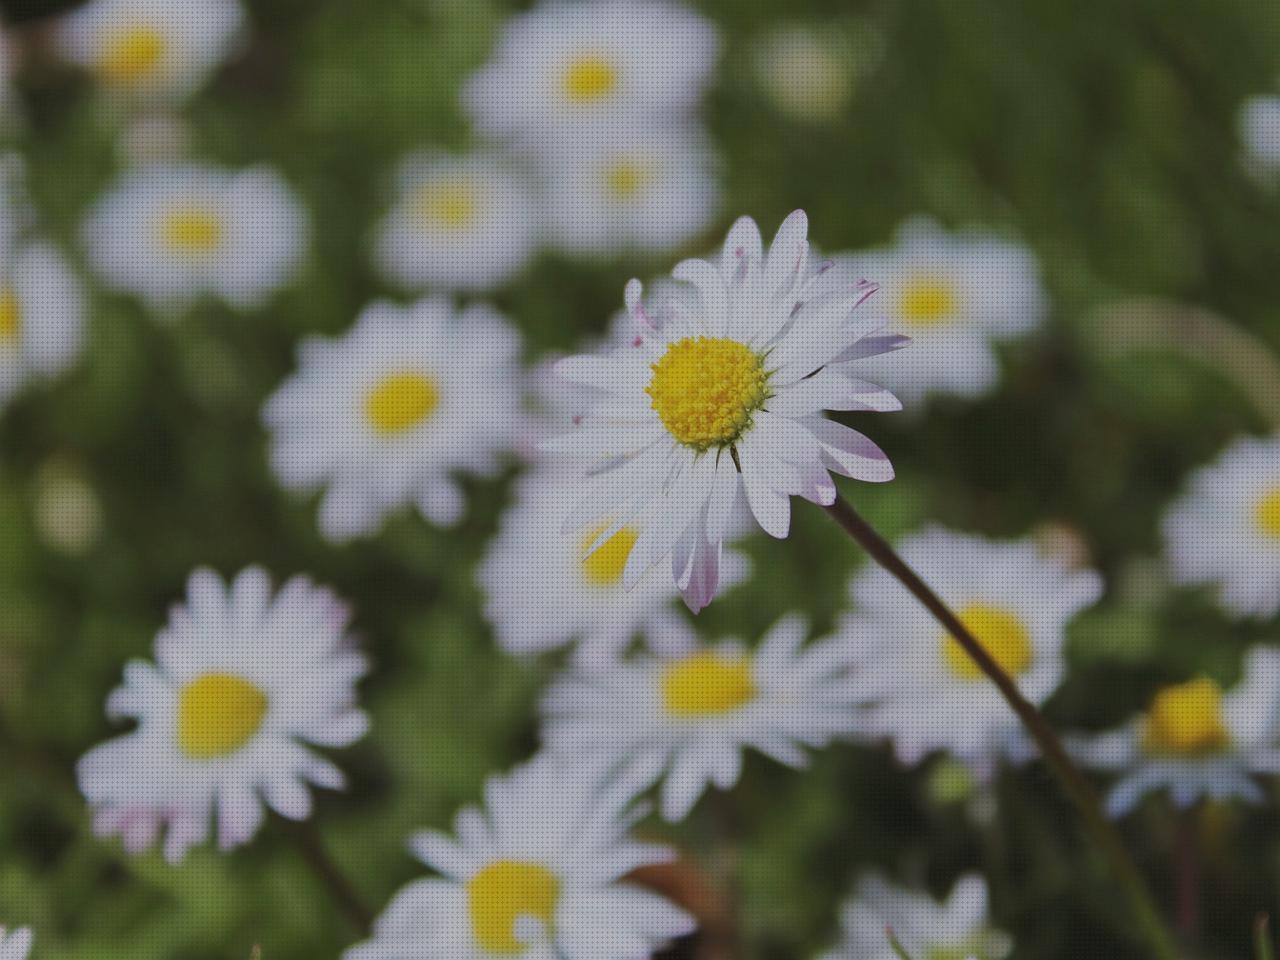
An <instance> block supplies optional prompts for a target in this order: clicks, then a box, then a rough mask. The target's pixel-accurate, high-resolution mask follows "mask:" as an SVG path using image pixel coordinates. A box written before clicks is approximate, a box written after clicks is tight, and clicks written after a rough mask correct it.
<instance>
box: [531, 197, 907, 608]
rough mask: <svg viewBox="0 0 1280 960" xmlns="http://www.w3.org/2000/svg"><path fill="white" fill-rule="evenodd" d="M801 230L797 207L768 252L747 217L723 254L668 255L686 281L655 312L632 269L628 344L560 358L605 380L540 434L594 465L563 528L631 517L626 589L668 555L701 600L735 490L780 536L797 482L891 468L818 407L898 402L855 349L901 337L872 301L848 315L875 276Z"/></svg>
mask: <svg viewBox="0 0 1280 960" xmlns="http://www.w3.org/2000/svg"><path fill="white" fill-rule="evenodd" d="M807 232H808V221H807V219H806V217H805V215H804V213H803V212H802V211H796V212H795V213H793V214H792V215H791V216H790V217H788V218H787V220H786V222H785V223H784V224H783V225H782V227H781V229H780V230H779V231H778V235H777V238H776V239H775V240H774V242H773V245H772V247H771V248H770V250H769V253H768V256H766V255H765V254H764V251H763V245H762V243H761V239H760V231H759V230H758V229H757V227H756V225H755V222H754V221H753V220H751V219H750V218H749V217H743V218H742V219H740V220H739V221H738V222H737V223H736V224H734V226H733V228H732V229H731V230H730V232H729V237H728V239H727V241H726V242H725V245H724V252H723V254H722V256H721V257H720V259H719V262H718V263H711V262H708V261H705V260H686V261H684V262H683V263H681V264H679V265H678V266H677V267H676V268H675V271H674V272H673V276H674V277H675V278H676V279H677V280H682V281H687V282H689V283H691V284H692V285H693V289H694V291H695V292H696V295H694V296H691V297H689V298H688V299H672V300H671V301H668V303H667V315H666V316H665V317H662V318H659V322H658V323H656V324H655V323H653V322H651V321H650V319H649V315H648V312H647V311H646V310H645V309H644V307H643V305H642V303H641V286H640V282H639V281H638V280H632V281H631V282H630V283H629V284H628V285H627V294H626V298H627V306H628V308H629V310H630V311H631V313H632V315H633V316H634V317H635V319H636V321H637V324H638V326H637V334H638V335H640V342H639V344H638V345H637V346H634V347H622V348H620V349H617V350H615V351H613V352H612V353H611V354H609V355H607V356H578V357H570V358H567V359H565V360H562V361H560V363H559V364H558V365H557V367H556V369H557V372H558V373H559V374H560V375H561V376H563V377H564V378H565V379H567V380H569V381H571V382H573V383H576V384H579V385H582V386H586V387H591V388H593V389H596V390H598V391H600V392H601V395H602V396H603V399H602V401H601V402H600V403H598V404H597V405H596V406H595V407H593V409H592V410H591V412H590V413H588V414H587V415H586V416H585V417H584V418H583V419H582V425H581V426H580V427H579V428H578V429H577V430H575V431H573V432H572V433H569V434H567V435H566V436H564V437H559V438H555V439H553V440H550V441H548V443H547V444H546V448H547V449H548V451H549V452H554V453H561V454H566V455H569V456H572V457H576V458H578V459H579V460H580V461H581V462H582V463H584V464H585V465H586V466H587V469H588V470H589V471H590V476H588V477H587V478H585V479H584V480H583V482H582V483H581V484H579V485H578V488H577V489H578V495H579V496H578V503H577V505H576V506H575V508H574V510H573V512H572V514H571V515H570V518H569V522H568V525H567V529H569V530H577V531H582V532H586V531H596V530H598V531H600V533H599V537H598V539H599V542H601V543H603V542H604V541H606V540H608V539H609V538H610V537H612V536H613V535H614V534H616V533H617V532H618V531H619V530H621V529H623V528H624V527H630V528H631V529H633V530H634V531H636V543H635V545H634V547H633V549H632V551H631V555H630V557H629V558H628V560H627V564H626V567H625V569H624V571H623V585H624V587H626V588H627V589H630V588H631V587H633V586H635V584H636V583H638V582H639V580H640V578H641V577H642V576H643V575H644V573H645V572H646V571H647V570H648V569H649V568H650V567H651V566H652V565H653V564H654V563H656V562H658V561H660V560H663V559H664V558H666V557H668V556H670V557H671V572H672V578H673V579H674V580H675V582H676V585H677V586H678V587H679V588H680V591H681V594H682V595H683V597H684V600H685V603H686V604H688V605H689V607H690V609H692V610H694V611H697V610H700V609H702V608H703V607H704V606H706V605H707V604H708V603H709V602H710V601H711V598H712V597H713V596H715V593H716V587H717V584H718V582H719V566H720V555H721V547H722V543H723V542H724V540H725V537H726V534H727V530H728V524H729V522H730V519H731V517H732V514H733V506H734V504H735V503H736V502H737V500H738V497H739V491H740V490H743V491H745V493H746V499H747V502H748V503H749V504H750V506H751V510H752V512H753V514H754V515H755V517H756V519H757V521H758V522H759V523H760V526H761V527H763V528H764V530H765V531H766V532H767V533H769V534H771V535H772V536H775V537H785V536H786V535H787V531H788V529H789V528H790V523H791V502H790V496H791V495H792V494H796V495H799V496H802V497H804V498H805V499H807V500H811V501H813V502H814V503H820V504H830V503H832V502H833V501H834V500H835V495H836V490H835V484H834V483H833V482H832V480H831V477H830V476H829V474H828V471H835V472H837V473H841V474H844V475H846V476H852V477H857V478H858V479H861V480H870V481H885V480H889V479H891V478H892V476H893V468H892V467H891V466H890V465H889V460H888V458H887V457H886V456H885V454H884V453H883V452H882V451H881V450H880V448H879V447H877V446H876V445H875V444H874V443H872V442H871V441H870V440H868V439H867V438H866V437H864V436H863V435H862V434H860V433H858V432H857V431H855V430H851V429H850V428H848V427H846V426H843V425H842V424H838V423H835V422H834V421H832V420H827V419H825V418H824V417H823V416H822V412H823V410H882V411H883V410H897V409H899V408H900V404H899V403H898V401H897V400H896V399H895V398H894V397H893V395H892V394H890V393H889V392H888V391H886V390H884V389H882V388H881V387H879V386H877V385H875V384H872V383H868V382H867V381H865V380H861V379H859V378H858V377H857V376H856V375H855V373H854V368H855V367H856V364H855V363H854V361H857V360H861V359H862V358H864V357H868V356H872V355H874V354H877V353H883V352H885V351H887V350H892V349H894V348H895V347H897V346H900V345H901V344H902V341H903V338H902V337H895V336H880V335H878V331H879V329H880V327H881V325H882V324H883V320H881V319H879V318H877V317H876V316H875V315H874V314H869V315H866V316H865V318H864V319H853V318H852V314H853V311H854V309H855V308H856V307H858V305H859V304H861V303H862V301H863V300H865V299H866V298H867V296H868V295H869V293H870V292H871V290H872V289H874V288H866V287H862V286H852V287H850V286H847V285H841V284H839V283H830V282H827V281H826V280H825V279H824V278H823V277H821V276H819V275H818V274H815V273H814V272H813V270H812V269H811V264H810V259H809V244H808V242H807V239H806V234H807Z"/></svg>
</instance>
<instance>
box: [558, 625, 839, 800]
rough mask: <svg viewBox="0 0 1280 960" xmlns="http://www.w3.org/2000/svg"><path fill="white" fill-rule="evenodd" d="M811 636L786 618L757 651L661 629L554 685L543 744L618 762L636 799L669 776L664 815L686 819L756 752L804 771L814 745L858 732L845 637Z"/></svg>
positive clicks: (616, 768)
mask: <svg viewBox="0 0 1280 960" xmlns="http://www.w3.org/2000/svg"><path fill="white" fill-rule="evenodd" d="M807 632H808V624H807V623H806V622H805V620H804V619H803V618H801V617H798V616H789V617H784V618H783V619H782V620H780V621H778V623H776V624H775V625H774V626H773V627H772V628H771V629H770V630H769V631H768V632H767V633H766V634H765V636H764V638H763V639H762V640H761V641H760V646H759V649H758V650H756V651H754V652H751V651H748V650H746V649H744V648H743V647H742V646H741V645H740V644H739V643H737V642H733V641H729V642H724V643H719V644H714V645H710V644H704V643H701V642H699V641H698V640H697V638H696V637H695V636H694V635H693V634H692V632H691V631H689V630H688V629H687V628H684V629H678V630H667V631H666V632H664V633H662V634H650V635H649V636H648V640H649V647H650V650H647V651H645V652H644V653H642V654H639V655H637V656H634V657H631V658H626V659H623V658H619V659H617V660H615V661H614V662H613V663H612V664H609V665H607V666H605V667H599V666H597V668H596V669H593V670H582V669H578V670H576V671H571V672H570V673H568V674H567V675H565V676H564V677H562V678H561V679H560V680H559V681H557V682H556V683H555V684H553V685H552V687H551V689H550V690H549V691H548V692H547V695H546V698H545V699H544V701H543V705H542V712H543V715H544V718H545V723H544V726H543V741H544V742H545V744H546V746H547V749H548V750H549V751H551V752H552V753H554V754H559V755H562V756H568V757H579V758H582V757H585V758H587V760H588V762H600V763H601V764H602V765H603V766H605V767H607V768H611V769H613V770H614V771H616V772H617V775H618V778H619V783H620V785H621V789H624V790H629V791H630V792H632V793H633V794H634V793H638V792H640V791H642V790H645V789H647V788H648V787H649V786H651V785H652V784H654V783H656V782H658V781H662V805H661V809H662V815H663V817H665V818H666V819H667V820H670V821H677V820H682V819H684V818H685V817H686V816H687V815H688V813H689V811H690V810H692V809H693V806H694V804H695V803H696V802H697V801H698V798H699V797H700V796H702V794H703V792H704V791H705V790H706V788H707V786H708V785H710V784H714V785H715V786H716V787H718V788H719V789H721V790H728V789H730V788H731V787H732V786H733V785H734V784H735V783H737V782H738V775H739V773H740V771H741V768H742V753H743V750H744V749H745V748H748V747H750V748H753V749H755V750H758V751H760V752H761V753H763V754H765V755H766V756H769V757H772V758H773V759H774V760H776V761H778V762H779V763H782V764H785V765H787V766H789V767H796V768H800V767H803V766H805V765H806V764H807V762H808V757H807V755H806V753H805V751H804V749H803V748H804V747H813V748H818V747H825V746H826V745H827V744H828V743H830V742H831V741H832V740H835V739H837V738H840V737H848V736H851V735H853V734H854V733H855V732H857V729H858V728H857V726H856V725H857V722H858V721H857V718H856V711H855V709H854V704H855V700H854V698H853V696H852V693H851V687H850V677H849V673H848V671H849V661H848V657H847V656H845V655H844V654H843V653H842V652H841V649H840V647H839V646H837V645H836V644H834V643H829V642H827V643H814V644H809V645H808V646H805V645H804V640H805V637H806V635H807Z"/></svg>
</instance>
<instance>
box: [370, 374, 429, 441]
mask: <svg viewBox="0 0 1280 960" xmlns="http://www.w3.org/2000/svg"><path fill="white" fill-rule="evenodd" d="M439 406H440V388H439V387H438V386H436V382H435V381H434V380H432V379H431V378H430V377H425V376H423V375H422V374H420V373H418V372H417V371H414V370H402V371H400V372H399V373H393V374H391V375H390V376H389V377H387V378H385V379H384V380H382V382H380V383H379V384H378V385H377V386H375V387H374V388H373V389H372V390H370V391H369V393H368V395H367V396H366V397H365V398H364V413H365V416H366V417H367V418H368V420H369V423H370V425H372V427H373V429H374V430H376V431H377V432H378V433H381V434H386V435H388V436H390V435H394V434H400V433H404V432H405V431H407V430H412V429H413V428H414V427H416V426H418V424H420V423H422V422H424V421H426V420H427V419H429V418H430V417H431V415H432V414H433V413H435V412H436V408H437V407H439Z"/></svg>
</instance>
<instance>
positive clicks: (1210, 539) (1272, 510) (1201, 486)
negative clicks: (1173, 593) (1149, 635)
mask: <svg viewBox="0 0 1280 960" xmlns="http://www.w3.org/2000/svg"><path fill="white" fill-rule="evenodd" d="M1164 540H1165V549H1166V552H1167V554H1168V558H1169V566H1170V568H1171V571H1172V575H1173V579H1174V581H1175V582H1177V583H1179V584H1211V585H1213V586H1215V587H1217V595H1218V602H1219V604H1220V605H1221V606H1222V608H1223V609H1224V610H1226V611H1227V612H1228V613H1231V614H1233V615H1234V616H1237V617H1271V616H1274V615H1275V613H1276V612H1277V611H1280V436H1272V437H1267V438H1261V437H1242V438H1241V439H1239V440H1237V441H1236V442H1235V443H1233V444H1231V446H1229V447H1227V449H1226V450H1224V451H1223V452H1222V454H1221V455H1220V456H1219V457H1218V459H1217V460H1215V461H1214V462H1213V463H1211V464H1209V465H1208V466H1205V467H1201V468H1200V469H1199V470H1197V471H1196V472H1195V473H1193V474H1192V475H1191V478H1190V481H1189V482H1188V484H1187V492H1186V494H1185V495H1184V496H1183V497H1182V498H1181V499H1180V500H1178V501H1177V502H1176V503H1175V504H1174V505H1173V506H1172V507H1171V508H1170V509H1169V512H1168V513H1167V514H1166V515H1165V518H1164Z"/></svg>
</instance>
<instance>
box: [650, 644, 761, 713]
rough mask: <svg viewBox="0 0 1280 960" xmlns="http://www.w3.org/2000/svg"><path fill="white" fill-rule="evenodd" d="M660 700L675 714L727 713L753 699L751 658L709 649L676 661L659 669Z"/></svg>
mask: <svg viewBox="0 0 1280 960" xmlns="http://www.w3.org/2000/svg"><path fill="white" fill-rule="evenodd" d="M661 683H662V700H663V703H664V704H665V705H666V708H667V712H668V713H670V714H671V715H672V716H676V717H706V716H714V715H716V714H721V713H729V712H731V711H733V710H736V709H738V707H741V706H742V705H743V704H746V703H750V702H751V701H752V700H754V699H755V698H756V681H755V676H754V674H753V673H752V670H751V661H750V660H747V659H745V658H742V657H733V658H729V657H725V656H721V655H720V654H718V653H714V652H711V651H703V652H701V653H695V654H692V655H690V656H688V657H685V658H684V659H683V660H677V661H675V662H674V663H672V664H670V665H669V666H667V667H666V668H665V669H664V670H663V672H662V680H661Z"/></svg>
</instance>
